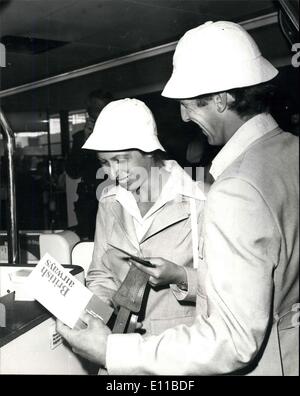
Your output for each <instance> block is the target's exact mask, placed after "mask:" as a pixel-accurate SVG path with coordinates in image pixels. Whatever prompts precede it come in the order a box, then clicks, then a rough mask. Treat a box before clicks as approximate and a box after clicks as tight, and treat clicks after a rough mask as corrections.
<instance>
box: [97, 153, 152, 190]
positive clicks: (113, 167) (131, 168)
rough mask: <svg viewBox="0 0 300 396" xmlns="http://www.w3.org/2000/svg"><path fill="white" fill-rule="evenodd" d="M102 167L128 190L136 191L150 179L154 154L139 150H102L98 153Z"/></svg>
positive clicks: (111, 177)
mask: <svg viewBox="0 0 300 396" xmlns="http://www.w3.org/2000/svg"><path fill="white" fill-rule="evenodd" d="M97 156H98V159H99V161H100V163H101V166H102V169H103V171H104V172H105V173H107V174H108V176H109V177H110V179H112V180H116V181H117V182H118V183H119V184H120V185H121V186H122V187H124V188H126V190H128V191H136V190H137V189H139V188H140V187H141V186H142V185H144V183H145V182H147V181H148V180H149V179H150V175H151V173H150V172H151V166H153V160H152V156H151V155H149V154H144V153H142V152H140V151H139V150H127V151H101V152H98V154H97Z"/></svg>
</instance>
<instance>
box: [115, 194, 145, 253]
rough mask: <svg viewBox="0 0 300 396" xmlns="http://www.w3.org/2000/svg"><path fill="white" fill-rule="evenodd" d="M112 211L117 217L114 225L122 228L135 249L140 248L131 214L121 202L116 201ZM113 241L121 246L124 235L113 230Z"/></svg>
mask: <svg viewBox="0 0 300 396" xmlns="http://www.w3.org/2000/svg"><path fill="white" fill-rule="evenodd" d="M112 213H113V215H114V217H115V220H116V221H115V222H114V227H115V228H118V227H119V228H120V229H121V230H122V234H123V235H124V236H125V237H126V239H127V240H128V241H129V242H130V244H131V245H132V246H133V247H134V249H135V250H136V249H138V250H139V243H138V240H137V236H136V232H135V227H134V224H133V219H132V217H131V216H130V214H128V213H127V211H126V210H123V209H122V207H121V205H120V204H119V202H114V203H113V205H112ZM114 235H115V236H116V235H118V238H114ZM112 243H114V244H115V245H116V246H117V247H121V246H120V243H121V245H123V241H122V237H121V236H120V233H118V232H114V230H113V232H112Z"/></svg>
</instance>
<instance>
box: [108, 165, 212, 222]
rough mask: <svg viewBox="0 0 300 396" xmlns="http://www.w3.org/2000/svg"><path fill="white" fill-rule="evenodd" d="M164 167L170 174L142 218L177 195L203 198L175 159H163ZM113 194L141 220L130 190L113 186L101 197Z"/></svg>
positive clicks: (198, 187) (129, 211)
mask: <svg viewBox="0 0 300 396" xmlns="http://www.w3.org/2000/svg"><path fill="white" fill-rule="evenodd" d="M165 169H166V170H167V172H169V173H170V176H169V178H168V180H167V182H166V184H165V185H164V187H163V189H162V191H161V194H160V196H159V197H158V199H157V201H156V202H155V203H154V205H153V206H152V207H151V208H150V210H149V211H148V212H147V213H146V215H145V216H144V219H145V218H147V217H150V216H151V215H152V214H153V213H154V212H156V211H157V210H159V209H160V208H161V207H162V206H164V205H165V204H166V203H167V202H169V201H172V200H175V199H176V198H177V197H178V198H180V196H186V197H190V198H194V199H197V200H202V201H203V200H205V199H206V198H205V195H204V192H203V191H202V189H201V188H200V186H199V185H198V183H196V182H195V181H193V179H192V178H191V177H190V176H189V175H188V174H187V173H186V172H185V170H184V169H182V168H181V166H180V165H179V164H178V163H177V162H176V161H165ZM111 195H114V196H115V199H116V200H117V201H119V202H120V204H121V205H122V206H123V207H124V208H125V209H126V210H127V211H128V213H129V214H130V215H131V216H133V217H134V218H135V219H136V220H137V221H139V222H141V221H142V220H143V219H142V217H141V214H140V211H139V209H138V206H137V203H136V200H135V198H134V196H133V194H132V193H131V192H130V191H127V190H126V189H125V188H124V187H122V186H120V185H119V186H114V187H113V188H110V189H109V192H108V191H107V192H106V193H105V194H103V195H102V198H104V196H105V197H107V196H111Z"/></svg>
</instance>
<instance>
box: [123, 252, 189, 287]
mask: <svg viewBox="0 0 300 396" xmlns="http://www.w3.org/2000/svg"><path fill="white" fill-rule="evenodd" d="M143 259H144V260H147V261H150V262H151V264H154V265H155V267H154V268H151V267H146V266H145V265H143V264H140V263H137V262H136V261H134V260H133V259H132V258H131V259H130V261H131V262H132V264H134V265H135V266H136V267H137V268H139V269H140V270H141V271H144V272H146V273H147V274H149V275H150V278H149V283H150V284H151V285H152V286H154V287H155V286H162V285H168V284H172V283H174V284H178V283H185V282H187V276H186V272H185V270H184V268H183V267H182V266H180V265H177V264H175V263H172V262H171V261H169V260H166V259H163V258H161V257H143Z"/></svg>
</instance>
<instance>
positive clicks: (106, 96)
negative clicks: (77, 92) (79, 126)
mask: <svg viewBox="0 0 300 396" xmlns="http://www.w3.org/2000/svg"><path fill="white" fill-rule="evenodd" d="M94 98H96V99H101V100H104V101H107V102H111V101H112V100H113V96H112V94H111V93H110V92H108V91H103V90H102V89H96V90H94V91H92V92H90V93H89V95H88V99H89V100H91V99H94Z"/></svg>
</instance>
